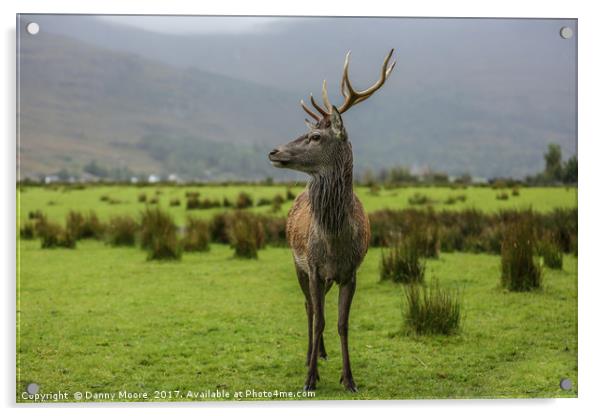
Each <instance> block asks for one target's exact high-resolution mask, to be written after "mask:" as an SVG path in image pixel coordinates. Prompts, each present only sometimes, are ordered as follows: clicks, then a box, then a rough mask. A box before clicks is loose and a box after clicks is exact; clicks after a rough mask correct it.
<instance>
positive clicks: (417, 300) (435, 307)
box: [403, 280, 461, 335]
mask: <svg viewBox="0 0 602 416" xmlns="http://www.w3.org/2000/svg"><path fill="white" fill-rule="evenodd" d="M403 291H404V295H405V303H404V306H405V310H404V313H403V317H404V322H405V326H406V329H407V331H408V332H411V333H415V334H417V335H451V334H454V333H456V332H457V331H458V330H459V328H460V321H461V304H460V297H459V295H458V294H457V293H454V292H452V291H450V290H446V289H443V288H441V287H440V285H439V282H438V281H437V280H434V281H433V282H431V284H430V285H429V286H426V285H416V284H413V285H406V286H405V287H404V288H403Z"/></svg>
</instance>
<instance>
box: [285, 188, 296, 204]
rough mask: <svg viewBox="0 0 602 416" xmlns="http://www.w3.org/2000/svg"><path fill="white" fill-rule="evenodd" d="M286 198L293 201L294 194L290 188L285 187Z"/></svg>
mask: <svg viewBox="0 0 602 416" xmlns="http://www.w3.org/2000/svg"><path fill="white" fill-rule="evenodd" d="M286 199H287V200H288V201H293V200H294V199H295V194H294V193H293V191H292V190H291V188H286Z"/></svg>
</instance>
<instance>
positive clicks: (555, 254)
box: [538, 236, 562, 269]
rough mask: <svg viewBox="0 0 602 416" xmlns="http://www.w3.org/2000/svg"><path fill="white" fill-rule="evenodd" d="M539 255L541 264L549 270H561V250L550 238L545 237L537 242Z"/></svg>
mask: <svg viewBox="0 0 602 416" xmlns="http://www.w3.org/2000/svg"><path fill="white" fill-rule="evenodd" d="M538 251H539V255H540V256H541V257H542V258H543V264H544V265H545V266H546V267H548V268H550V269H562V249H561V248H560V246H559V245H558V243H556V242H555V241H554V240H553V238H552V237H550V236H546V237H545V238H543V239H542V240H541V241H540V242H539V247H538Z"/></svg>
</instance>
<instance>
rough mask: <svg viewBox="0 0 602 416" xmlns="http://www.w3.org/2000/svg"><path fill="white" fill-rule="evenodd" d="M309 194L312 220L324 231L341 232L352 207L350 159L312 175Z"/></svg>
mask: <svg viewBox="0 0 602 416" xmlns="http://www.w3.org/2000/svg"><path fill="white" fill-rule="evenodd" d="M308 193H309V200H310V204H311V212H312V217H313V220H314V221H315V222H316V223H317V224H318V226H319V227H320V228H321V229H322V230H323V231H324V232H325V233H326V234H330V235H338V234H340V233H341V232H342V231H343V230H345V229H346V227H347V226H348V225H349V223H350V221H349V220H350V216H351V211H352V209H353V162H352V161H349V162H347V163H343V164H341V165H340V166H335V167H333V168H332V169H329V170H327V171H325V172H321V173H320V174H316V175H313V176H312V178H311V180H310V182H309V192H308Z"/></svg>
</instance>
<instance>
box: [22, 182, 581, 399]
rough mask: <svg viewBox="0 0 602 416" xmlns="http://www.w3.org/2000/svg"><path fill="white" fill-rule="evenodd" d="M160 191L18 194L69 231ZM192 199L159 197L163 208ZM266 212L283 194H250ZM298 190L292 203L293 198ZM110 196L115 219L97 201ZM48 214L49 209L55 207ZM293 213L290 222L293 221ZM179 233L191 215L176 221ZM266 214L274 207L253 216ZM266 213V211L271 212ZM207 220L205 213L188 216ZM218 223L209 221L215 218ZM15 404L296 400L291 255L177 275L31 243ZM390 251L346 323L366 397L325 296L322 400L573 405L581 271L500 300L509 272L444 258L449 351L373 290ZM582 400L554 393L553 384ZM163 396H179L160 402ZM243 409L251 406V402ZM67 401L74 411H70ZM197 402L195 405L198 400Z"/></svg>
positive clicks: (460, 257) (151, 265) (226, 255)
mask: <svg viewBox="0 0 602 416" xmlns="http://www.w3.org/2000/svg"><path fill="white" fill-rule="evenodd" d="M155 189H156V188H146V189H144V188H143V189H140V188H135V187H104V188H96V187H92V188H89V189H86V190H71V191H68V192H63V191H61V189H58V190H50V189H47V188H25V190H24V192H23V193H22V194H21V198H20V212H19V215H20V216H21V218H22V219H25V218H26V217H27V213H28V211H30V210H35V209H40V210H42V211H43V212H45V213H47V214H48V215H49V217H50V218H52V219H55V220H59V221H61V222H63V220H64V216H65V214H66V213H67V212H68V210H69V209H75V210H79V211H85V210H88V209H94V210H95V211H96V212H97V213H98V214H99V216H100V217H101V218H103V219H106V218H107V217H109V216H110V215H112V214H116V213H137V212H138V211H140V210H141V209H142V208H143V207H144V204H141V203H138V202H137V195H138V194H139V193H140V192H143V191H146V193H147V194H149V196H150V195H152V194H153V193H154V191H155ZM192 189H193V188H175V187H174V188H169V187H164V188H162V189H161V191H162V194H161V195H160V196H159V197H160V199H161V201H162V202H161V204H162V206H163V207H167V205H168V201H169V199H170V198H171V197H174V196H176V195H177V196H180V197H181V198H182V200H183V201H182V202H184V192H186V191H187V190H192ZM242 189H243V188H242V187H234V186H232V187H226V188H219V187H199V188H198V189H195V190H198V191H199V192H200V193H201V198H203V197H204V196H209V197H210V198H214V197H216V198H217V197H219V198H220V199H221V198H222V197H223V196H224V194H225V195H228V196H229V197H231V198H233V197H234V196H235V195H236V194H237V193H238V192H239V191H240V190H242ZM244 189H245V190H247V191H249V192H250V193H251V194H253V196H254V197H255V198H256V199H257V198H259V197H261V196H266V197H270V196H273V195H274V194H276V193H282V194H284V191H285V188H284V187H248V188H244ZM300 189H301V188H298V189H295V190H294V192H296V193H298V192H299V190H300ZM416 191H417V190H416V189H412V188H410V189H397V190H382V191H381V192H380V196H373V195H370V194H369V192H368V190H367V189H364V188H360V189H359V190H358V193H359V195H360V198H361V199H362V201H363V202H364V204H365V206H366V208H367V209H368V210H369V211H373V210H376V209H380V208H384V207H390V208H402V207H405V206H407V199H408V198H409V196H411V195H412V194H413V193H414V192H416ZM418 191H419V192H421V193H424V194H427V195H429V196H430V197H431V198H432V199H436V200H444V199H445V198H447V196H448V195H450V194H453V193H464V194H465V195H466V196H467V201H466V203H464V204H462V203H457V204H455V205H452V206H447V205H444V204H443V203H440V204H436V207H437V208H439V207H445V208H449V209H458V208H462V207H466V206H475V207H477V208H481V209H483V210H486V211H495V210H497V209H499V208H500V207H523V206H529V205H531V206H533V208H534V209H537V210H542V211H545V210H549V209H552V208H554V207H557V206H561V207H573V206H576V190H575V189H569V190H566V189H565V188H546V189H537V188H535V189H527V188H525V189H521V192H520V196H518V197H512V196H511V197H510V199H509V200H508V201H499V200H496V199H495V195H496V193H497V192H498V191H494V190H491V189H487V188H469V189H465V190H451V189H449V188H422V189H419V190H418ZM105 194H108V195H110V196H111V197H112V198H116V199H120V200H122V201H123V202H122V203H121V204H115V205H109V204H108V203H106V202H101V201H100V200H99V199H100V196H101V195H105ZM49 201H53V203H54V205H48V202H49ZM287 208H288V207H287V206H286V205H285V206H284V207H283V210H282V215H284V214H285V213H286V211H287ZM167 209H169V210H170V211H171V212H172V213H173V214H174V217H175V218H176V219H177V220H178V221H183V219H184V218H185V215H186V210H185V209H184V208H183V207H182V206H181V207H173V208H171V207H170V208H167ZM255 209H257V210H263V209H265V208H255ZM267 209H269V207H268V208H267ZM194 212H195V215H202V216H205V215H209V216H210V215H211V213H212V210H200V211H194ZM213 212H214V211H213ZM18 246H19V249H18V266H17V267H18V277H17V278H18V280H17V283H18V304H17V306H18V317H19V320H18V323H19V326H18V338H17V340H18V350H17V353H18V354H17V355H18V356H17V363H18V369H17V401H19V402H24V401H27V400H25V399H23V397H22V392H23V391H24V390H25V388H26V386H27V385H28V384H29V383H32V382H35V383H37V384H39V386H40V388H41V390H40V392H42V393H49V392H57V391H59V390H61V391H63V392H64V391H66V392H70V393H71V394H73V393H74V392H76V391H80V392H85V391H90V392H97V393H103V392H104V393H106V392H109V393H110V392H114V393H116V392H118V391H122V390H127V391H130V392H147V393H148V394H149V395H150V398H149V400H195V399H194V398H187V397H182V396H180V397H176V396H175V395H176V393H173V392H174V391H180V392H181V393H180V394H186V393H187V392H188V391H193V392H204V391H207V390H216V389H219V390H224V391H227V392H229V393H230V394H231V396H230V399H232V398H233V396H232V395H233V394H234V392H237V391H243V392H245V391H246V390H249V389H254V390H256V391H274V390H279V391H292V392H295V393H296V392H297V391H299V390H301V388H302V386H303V382H304V379H305V373H306V369H305V365H304V361H305V352H306V345H307V339H306V336H307V334H306V331H307V323H306V317H305V310H304V305H303V295H302V293H301V291H300V289H299V287H298V283H297V280H296V277H295V274H294V267H293V261H292V255H291V253H290V250H288V249H286V248H273V247H269V248H267V249H264V250H261V251H260V252H259V259H258V260H240V259H235V258H233V250H232V249H231V248H229V247H227V246H225V245H219V244H213V245H212V246H211V250H210V251H209V252H206V253H194V254H193V253H185V254H184V256H183V258H182V260H181V261H179V262H149V261H146V253H145V252H144V251H142V250H141V249H140V248H111V247H109V246H107V245H105V244H104V243H102V242H99V241H87V240H83V241H79V242H78V245H77V248H76V249H75V250H69V249H52V250H43V249H41V248H40V242H39V241H37V240H29V241H25V240H21V241H19V242H18ZM380 255H381V251H380V249H378V248H371V249H370V251H369V252H368V256H367V257H366V260H365V261H364V263H363V265H362V266H361V268H360V270H359V273H358V288H357V291H356V296H355V298H354V304H353V307H352V310H351V320H350V353H351V361H352V365H353V370H354V377H355V381H356V382H357V384H358V387H359V389H360V391H359V393H357V394H351V393H347V392H345V391H344V389H343V387H342V386H341V385H340V384H339V375H340V371H341V354H340V347H339V339H338V335H337V329H336V301H337V293H336V292H337V288H336V287H334V288H333V289H332V291H331V293H329V294H328V296H327V305H326V322H327V323H326V330H325V343H326V349H327V351H328V353H329V356H330V359H329V360H328V361H320V364H319V367H320V377H321V381H320V382H319V383H318V389H317V391H316V395H315V398H312V399H309V400H315V399H417V398H494V397H504V398H510V397H576V396H577V387H578V386H577V259H576V258H575V257H574V256H572V255H565V257H564V267H563V270H560V271H556V270H549V269H544V280H543V281H544V283H543V288H542V289H541V290H539V291H535V292H531V293H513V292H508V291H506V290H504V289H502V288H501V287H500V278H499V277H500V257H499V256H494V255H485V254H467V253H453V254H442V255H441V257H440V258H439V259H437V260H428V262H427V282H428V281H430V279H431V278H433V277H435V278H437V279H438V280H439V282H440V284H441V286H442V287H444V288H451V289H458V290H459V291H460V293H461V299H462V307H463V309H462V313H463V319H462V323H461V329H460V332H459V333H458V334H456V335H452V336H414V335H408V334H407V333H406V332H405V331H403V315H402V307H403V305H404V298H403V296H402V289H401V286H399V285H395V284H393V283H389V282H386V283H381V282H379V270H378V267H379V260H380ZM562 378H569V379H571V380H572V382H573V388H572V389H571V390H569V391H564V390H561V389H560V387H559V382H560V379H562ZM155 391H170V392H172V393H171V397H170V396H169V395H166V396H165V397H160V396H159V397H155ZM244 399H246V400H248V399H249V398H244ZM71 400H73V399H72V398H70V399H68V401H71ZM197 400H198V399H197Z"/></svg>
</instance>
